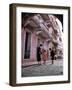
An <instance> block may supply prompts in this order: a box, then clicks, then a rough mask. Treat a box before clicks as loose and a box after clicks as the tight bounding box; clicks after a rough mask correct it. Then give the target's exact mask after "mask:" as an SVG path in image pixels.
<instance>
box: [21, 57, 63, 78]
mask: <svg viewBox="0 0 72 90" xmlns="http://www.w3.org/2000/svg"><path fill="white" fill-rule="evenodd" d="M21 72H22V74H21V76H22V77H32V76H53V75H63V60H61V59H59V60H54V64H52V61H51V60H49V61H47V62H46V64H41V65H38V64H36V65H31V66H27V67H22V71H21Z"/></svg>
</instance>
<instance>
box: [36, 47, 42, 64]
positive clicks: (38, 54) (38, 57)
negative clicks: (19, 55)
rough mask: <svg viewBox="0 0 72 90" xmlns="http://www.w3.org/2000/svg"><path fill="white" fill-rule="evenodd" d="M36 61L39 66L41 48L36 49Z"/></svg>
mask: <svg viewBox="0 0 72 90" xmlns="http://www.w3.org/2000/svg"><path fill="white" fill-rule="evenodd" d="M37 61H38V64H41V48H40V47H37Z"/></svg>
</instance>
